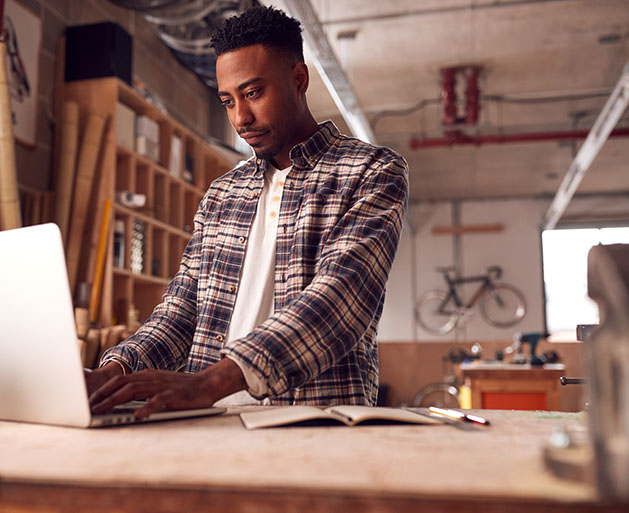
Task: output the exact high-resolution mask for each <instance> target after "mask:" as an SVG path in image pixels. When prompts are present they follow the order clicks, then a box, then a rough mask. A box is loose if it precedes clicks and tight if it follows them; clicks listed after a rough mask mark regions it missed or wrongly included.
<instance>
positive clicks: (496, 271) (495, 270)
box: [487, 265, 502, 280]
mask: <svg viewBox="0 0 629 513" xmlns="http://www.w3.org/2000/svg"><path fill="white" fill-rule="evenodd" d="M487 274H488V275H489V274H493V275H494V279H495V280H499V279H500V278H501V277H502V267H500V266H499V265H492V266H490V267H488V268H487Z"/></svg>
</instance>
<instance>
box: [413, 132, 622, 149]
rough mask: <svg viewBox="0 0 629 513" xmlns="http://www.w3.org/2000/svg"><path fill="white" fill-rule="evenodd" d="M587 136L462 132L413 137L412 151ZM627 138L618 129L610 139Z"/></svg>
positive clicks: (559, 139)
mask: <svg viewBox="0 0 629 513" xmlns="http://www.w3.org/2000/svg"><path fill="white" fill-rule="evenodd" d="M587 136H588V131H587V130H571V131H565V132H562V131H556V132H528V133H520V134H484V135H476V136H469V135H465V134H464V133H462V132H460V131H451V132H449V135H447V136H446V137H436V138H431V139H420V138H417V137H413V138H411V140H410V147H411V149H412V150H419V149H423V148H444V147H448V146H482V145H483V144H511V143H527V142H528V143H530V142H548V141H565V140H574V139H585V138H586V137H587ZM627 136H629V128H617V129H616V130H613V131H612V132H610V134H609V137H627Z"/></svg>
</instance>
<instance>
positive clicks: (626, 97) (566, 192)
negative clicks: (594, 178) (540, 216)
mask: <svg viewBox="0 0 629 513" xmlns="http://www.w3.org/2000/svg"><path fill="white" fill-rule="evenodd" d="M627 104H629V62H628V63H627V64H625V67H624V69H623V72H622V75H621V76H620V79H619V80H618V83H617V84H616V87H615V88H614V90H613V91H612V94H611V95H610V96H609V99H608V100H607V102H606V103H605V106H604V107H603V110H601V113H600V114H599V115H598V118H596V121H595V122H594V125H593V126H592V129H591V130H590V133H589V134H588V136H587V138H586V139H585V141H584V143H583V144H582V145H581V147H580V148H579V151H578V153H577V155H576V156H575V157H574V160H573V161H572V163H571V164H570V167H569V168H568V171H566V174H565V176H564V177H563V180H562V182H561V185H560V186H559V190H558V191H557V194H555V197H554V198H553V201H552V203H551V204H550V206H549V207H548V210H547V211H546V214H545V215H544V221H543V225H542V226H543V229H545V230H552V229H553V228H554V227H555V226H556V225H557V221H559V219H560V218H561V216H562V215H563V213H564V211H565V210H566V208H567V207H568V203H570V200H571V199H572V196H573V195H574V193H575V192H576V190H577V188H578V187H579V184H580V183H581V180H583V177H584V175H585V173H586V171H587V170H588V169H589V167H590V165H591V164H592V161H593V160H594V158H595V157H596V155H598V152H599V151H600V150H601V148H602V147H603V145H604V144H605V141H607V138H608V137H609V136H610V134H611V133H612V130H613V129H614V127H615V126H616V124H617V123H618V121H619V120H620V118H621V116H622V115H623V114H624V112H625V109H626V108H627Z"/></svg>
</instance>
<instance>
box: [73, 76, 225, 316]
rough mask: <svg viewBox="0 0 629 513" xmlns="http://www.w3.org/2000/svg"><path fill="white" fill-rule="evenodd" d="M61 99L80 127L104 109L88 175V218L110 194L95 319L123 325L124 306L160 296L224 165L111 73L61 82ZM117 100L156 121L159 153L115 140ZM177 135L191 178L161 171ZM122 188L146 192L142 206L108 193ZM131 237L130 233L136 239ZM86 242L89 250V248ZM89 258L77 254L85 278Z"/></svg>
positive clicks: (91, 238)
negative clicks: (135, 249) (138, 261)
mask: <svg viewBox="0 0 629 513" xmlns="http://www.w3.org/2000/svg"><path fill="white" fill-rule="evenodd" d="M63 99H64V101H68V100H71V101H75V102H77V103H78V105H79V111H80V117H81V127H84V126H85V122H86V119H87V116H88V115H89V114H90V113H97V114H101V115H103V116H105V118H106V120H107V121H106V127H105V134H104V138H103V141H104V142H103V147H102V148H101V154H100V157H99V169H100V173H99V175H98V176H97V178H96V179H95V183H94V192H93V193H92V197H93V198H94V201H93V202H92V203H91V205H92V206H91V210H92V211H91V220H92V222H91V225H92V226H96V225H97V223H98V220H99V219H101V217H102V212H103V209H104V204H105V201H106V200H107V199H111V200H112V204H113V215H112V223H111V225H110V230H109V235H108V245H107V247H108V250H107V256H106V263H105V271H104V280H103V285H102V300H101V308H100V312H99V320H100V324H101V325H103V326H109V325H111V324H112V323H118V324H127V321H128V316H129V312H130V310H133V309H137V310H138V313H139V319H140V320H143V319H145V318H146V317H148V315H150V313H151V311H152V310H153V308H154V307H155V305H156V304H158V303H159V301H160V300H161V295H162V293H163V291H164V288H165V286H166V284H167V283H168V282H169V280H170V279H171V278H172V276H173V275H174V274H175V273H176V272H177V269H178V266H179V260H180V257H181V254H182V252H183V250H184V248H185V246H186V244H187V242H188V240H189V238H190V234H191V232H192V227H193V217H194V213H195V212H196V209H197V206H198V204H199V202H200V200H201V199H202V197H203V195H204V193H205V191H206V189H207V187H208V185H209V184H210V182H211V181H212V180H214V179H215V178H217V177H218V176H220V175H222V174H223V173H225V172H226V171H228V170H229V169H230V168H231V167H232V164H231V163H230V162H228V161H227V160H226V159H225V158H223V157H222V156H221V155H219V154H218V153H217V152H216V151H215V150H214V149H213V148H212V147H211V146H209V145H208V144H206V143H205V142H204V141H203V140H202V139H200V138H199V137H198V136H197V135H196V134H194V133H193V132H192V131H190V130H189V129H187V128H186V127H184V126H182V125H181V124H180V123H178V122H177V121H175V120H174V119H172V118H171V117H169V116H167V115H166V114H164V113H163V112H162V111H161V110H159V109H158V108H157V107H155V106H154V105H152V104H151V103H149V102H148V101H146V100H145V99H144V98H143V97H142V96H141V95H140V94H138V93H137V92H136V91H135V90H134V89H132V88H131V87H129V86H128V85H127V84H125V83H123V82H121V81H120V80H118V79H117V78H103V79H92V80H82V81H76V82H68V83H65V84H64V87H63ZM118 102H120V103H122V104H123V105H125V106H127V107H129V108H130V109H131V110H133V111H134V112H135V113H136V115H144V116H147V117H149V118H151V119H153V120H154V121H156V122H157V123H158V124H159V146H160V150H159V159H158V161H153V160H151V159H150V158H148V157H146V156H144V155H141V154H139V153H137V152H135V151H134V150H132V149H129V148H127V147H125V146H122V145H118V144H116V134H115V131H114V130H115V127H116V119H115V116H116V104H117V103H118ZM173 136H177V137H179V138H180V139H181V141H182V143H183V149H184V151H182V156H181V157H182V166H183V165H184V163H183V159H184V158H185V154H186V153H188V154H190V155H191V156H192V166H191V167H192V173H193V179H192V183H188V182H187V181H185V180H183V179H182V178H179V177H177V176H174V175H173V174H171V173H170V171H169V170H168V163H169V162H170V151H171V139H172V137H173ZM123 191H128V192H132V193H139V194H143V195H145V196H146V204H145V206H144V207H142V208H130V207H126V206H123V205H122V204H120V203H119V202H117V201H116V193H118V192H123ZM115 221H118V222H120V221H122V222H123V223H124V227H125V229H124V239H123V240H124V265H123V266H122V267H117V266H115V265H114V258H113V252H114V243H113V238H114V226H115ZM137 223H139V224H140V225H141V226H143V232H144V233H143V251H142V255H143V258H142V261H143V266H142V268H141V270H138V269H137V268H135V269H134V270H132V266H131V250H132V245H133V231H134V225H136V224H137ZM94 231H96V230H94V229H92V230H91V232H92V233H90V234H87V233H86V237H85V239H84V245H86V244H87V245H88V246H87V248H86V250H87V252H88V254H93V253H94V251H93V248H94V247H95V244H96V243H97V238H96V236H95V234H94V233H93V232H94ZM136 244H137V238H136ZM90 249H91V250H92V251H90ZM90 258H91V257H89V256H88V257H87V258H86V259H84V260H85V261H87V263H86V264H85V265H84V266H83V267H84V270H85V269H87V271H86V272H84V276H87V279H88V281H89V276H90V273H89V269H90V264H91V262H90Z"/></svg>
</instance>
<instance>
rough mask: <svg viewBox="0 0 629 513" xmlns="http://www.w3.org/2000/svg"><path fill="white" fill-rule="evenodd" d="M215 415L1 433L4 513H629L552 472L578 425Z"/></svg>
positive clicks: (571, 417)
mask: <svg viewBox="0 0 629 513" xmlns="http://www.w3.org/2000/svg"><path fill="white" fill-rule="evenodd" d="M238 411H241V410H238V409H232V410H229V411H228V412H227V413H226V414H224V415H222V416H219V417H210V418H204V419H194V420H184V421H176V422H168V423H159V424H158V423H156V424H146V425H138V426H127V427H120V428H107V429H76V428H63V427H54V426H43V425H35V424H20V423H12V422H0V512H2V513H5V512H8V511H16V510H17V511H20V512H25V511H38V512H46V513H53V512H55V513H56V512H61V511H63V512H69V511H81V512H110V511H142V512H151V513H159V512H165V511H178V512H184V511H185V512H194V511H213V512H219V511H229V513H238V512H244V511H247V512H252V511H255V512H271V511H272V512H278V511H307V512H309V513H311V512H315V513H316V512H323V511H326V512H328V511H333V512H343V513H345V512H354V511H361V512H362V511H384V512H389V511H390V512H393V511H422V512H431V511H439V512H441V511H457V512H459V511H462V512H471V511H483V512H497V511H509V512H510V513H511V512H516V513H517V512H527V513H528V512H531V511H544V512H547V511H561V512H566V513H568V512H569V513H576V512H578V511H586V510H587V511H593V510H595V511H606V512H612V511H614V512H616V511H618V512H620V511H625V512H626V505H625V507H623V506H620V505H610V504H602V503H601V502H599V501H597V499H596V496H595V491H594V489H593V488H592V487H591V486H589V485H587V484H578V483H574V482H570V481H564V480H560V479H558V478H555V477H553V476H551V475H550V474H549V473H548V472H547V471H546V470H545V467H544V464H543V459H542V448H543V447H544V446H545V445H546V444H547V443H548V440H549V437H550V435H551V432H552V429H553V426H566V425H567V426H569V427H570V428H571V429H572V430H573V431H574V432H577V433H579V432H580V433H581V434H584V431H585V418H584V416H583V414H574V413H548V412H515V411H483V412H482V415H484V416H485V417H486V418H488V419H489V420H491V422H492V425H491V426H490V427H482V426H476V425H471V424H465V425H464V426H465V427H466V428H467V429H461V428H457V427H455V426H447V425H438V426H411V425H394V426H362V427H354V428H349V427H293V428H276V429H266V430H256V431H247V430H245V429H244V428H243V426H242V424H241V422H240V419H239V417H238V416H237V413H238Z"/></svg>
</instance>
